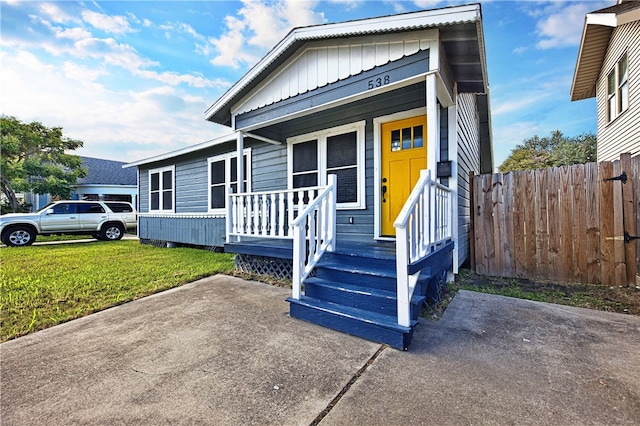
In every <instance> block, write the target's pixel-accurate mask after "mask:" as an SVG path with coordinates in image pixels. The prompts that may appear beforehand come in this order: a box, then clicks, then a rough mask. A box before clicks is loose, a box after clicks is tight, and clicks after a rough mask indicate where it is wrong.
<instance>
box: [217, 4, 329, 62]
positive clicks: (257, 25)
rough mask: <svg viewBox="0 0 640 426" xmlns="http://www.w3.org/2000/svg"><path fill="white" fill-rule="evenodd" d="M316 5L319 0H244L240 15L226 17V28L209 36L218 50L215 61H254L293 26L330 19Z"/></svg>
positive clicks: (318, 22) (312, 23)
mask: <svg viewBox="0 0 640 426" xmlns="http://www.w3.org/2000/svg"><path fill="white" fill-rule="evenodd" d="M316 5H317V2H316V1H296V0H288V1H286V0H285V1H283V0H278V1H275V2H269V3H267V2H264V1H258V0H244V1H243V7H242V8H241V9H240V10H239V11H238V13H237V16H230V15H228V16H226V17H225V20H224V22H225V25H226V27H227V30H226V32H225V33H224V34H222V35H221V36H220V37H218V38H210V39H209V41H210V43H211V44H212V45H213V46H214V47H215V49H216V53H217V54H216V56H215V57H214V58H213V59H212V60H211V63H212V64H214V65H226V66H231V67H234V68H238V67H240V66H241V65H252V64H253V63H255V62H256V61H257V60H258V59H259V58H260V57H261V56H262V55H263V54H264V53H265V51H267V50H268V49H270V48H271V47H273V46H274V45H275V44H276V43H277V42H278V41H280V40H281V39H282V38H283V37H284V36H285V35H286V34H287V33H288V32H289V31H290V30H291V29H292V28H294V27H300V26H307V25H314V24H320V23H324V22H326V19H325V17H324V13H320V12H315V11H314V10H313V8H314V7H315V6H316Z"/></svg>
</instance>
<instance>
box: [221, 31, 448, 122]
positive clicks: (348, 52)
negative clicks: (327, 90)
mask: <svg viewBox="0 0 640 426" xmlns="http://www.w3.org/2000/svg"><path fill="white" fill-rule="evenodd" d="M437 38H438V33H437V30H423V31H416V32H411V33H407V34H386V35H375V36H368V37H358V38H351V39H348V40H344V39H336V40H333V43H334V44H333V45H331V46H327V45H326V40H324V41H322V42H318V43H314V42H311V43H308V44H307V45H306V47H305V48H304V49H303V50H302V51H301V52H300V53H298V54H297V55H295V56H293V57H292V58H291V59H290V60H289V61H287V62H286V63H285V64H284V65H283V66H282V67H281V69H280V70H279V71H278V72H277V73H276V74H275V75H274V76H273V77H272V78H271V79H269V80H267V81H266V82H265V84H262V85H260V87H259V88H258V89H256V90H254V91H253V92H252V93H251V94H249V95H248V96H247V97H246V98H245V100H244V101H243V102H241V103H240V104H239V105H238V106H237V107H235V108H234V111H233V112H234V113H235V114H243V113H246V112H249V111H253V110H256V109H259V108H262V107H264V106H267V105H272V104H275V103H278V102H280V101H282V100H285V99H289V98H292V97H295V96H298V95H300V94H304V93H307V92H310V91H313V90H315V89H317V88H321V87H325V86H327V85H331V84H332V83H336V82H338V81H340V80H344V79H347V78H349V77H352V76H355V75H358V74H361V73H362V72H364V71H369V70H372V69H374V68H376V67H381V66H383V65H386V64H388V63H389V62H394V61H397V60H399V59H402V58H403V57H407V56H412V55H414V54H416V53H418V52H419V51H421V50H428V49H429V48H430V46H431V43H433V42H434V41H437Z"/></svg>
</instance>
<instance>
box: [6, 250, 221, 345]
mask: <svg viewBox="0 0 640 426" xmlns="http://www.w3.org/2000/svg"><path fill="white" fill-rule="evenodd" d="M0 258H1V259H2V266H1V268H0V324H1V326H0V341H3V342H4V341H6V340H10V339H13V338H16V337H19V336H23V335H25V334H28V333H32V332H34V331H37V330H42V329H44V328H47V327H51V326H53V325H56V324H59V323H62V322H65V321H69V320H71V319H74V318H78V317H81V316H84V315H88V314H90V313H93V312H97V311H100V310H103V309H106V308H108V307H111V306H115V305H118V304H121V303H124V302H128V301H130V300H134V299H138V298H140V297H144V296H147V295H150V294H153V293H157V292H159V291H162V290H166V289H169V288H172V287H176V286H179V285H182V284H185V283H188V282H191V281H194V280H197V279H199V278H203V277H206V276H209V275H213V274H216V273H229V272H231V270H232V268H233V256H232V255H229V254H220V253H212V252H209V251H206V250H198V249H191V248H175V249H160V248H156V247H153V246H148V245H142V244H140V243H139V242H138V241H115V242H95V243H88V244H86V243H85V244H61V245H43V246H31V247H3V248H1V249H0Z"/></svg>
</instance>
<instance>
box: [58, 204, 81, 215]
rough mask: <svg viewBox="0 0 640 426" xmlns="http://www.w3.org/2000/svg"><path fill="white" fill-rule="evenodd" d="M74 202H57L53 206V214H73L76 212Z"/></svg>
mask: <svg viewBox="0 0 640 426" xmlns="http://www.w3.org/2000/svg"><path fill="white" fill-rule="evenodd" d="M77 207H78V205H77V204H76V203H58V204H56V205H55V206H53V214H74V213H77V212H78V208H77Z"/></svg>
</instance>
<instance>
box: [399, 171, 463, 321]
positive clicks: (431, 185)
mask: <svg viewBox="0 0 640 426" xmlns="http://www.w3.org/2000/svg"><path fill="white" fill-rule="evenodd" d="M451 219H452V214H451V190H450V189H449V188H447V187H446V186H444V185H442V184H440V183H438V182H436V181H435V180H432V179H431V173H430V172H429V171H428V170H422V171H421V172H420V179H418V183H416V186H415V187H414V188H413V191H412V192H411V195H410V196H409V199H408V200H407V202H406V203H405V205H404V207H403V208H402V210H401V211H400V214H399V215H398V218H397V219H396V221H395V222H394V224H393V226H394V227H395V228H396V272H397V291H398V324H399V325H402V326H406V327H408V326H410V323H411V315H410V301H411V297H412V296H413V292H414V290H415V286H416V283H417V282H418V278H419V276H420V272H417V273H415V274H412V275H409V266H410V265H411V264H412V263H415V262H417V261H419V260H421V259H423V258H424V257H425V256H426V255H427V254H429V253H431V252H432V251H433V249H434V248H435V247H436V246H437V245H438V244H440V243H442V242H444V241H446V240H448V239H451V237H452V227H453V224H452V222H451Z"/></svg>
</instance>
